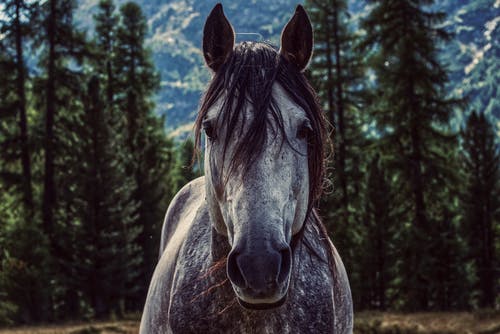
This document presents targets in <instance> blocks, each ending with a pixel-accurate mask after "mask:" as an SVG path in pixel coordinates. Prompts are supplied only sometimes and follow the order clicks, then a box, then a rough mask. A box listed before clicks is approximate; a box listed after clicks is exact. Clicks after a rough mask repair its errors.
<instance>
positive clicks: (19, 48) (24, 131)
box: [14, 0, 34, 218]
mask: <svg viewBox="0 0 500 334" xmlns="http://www.w3.org/2000/svg"><path fill="white" fill-rule="evenodd" d="M22 5H23V3H22V0H16V17H15V19H14V25H15V36H16V58H17V61H16V66H17V95H18V97H19V106H18V107H19V129H20V134H21V137H20V139H21V166H22V175H23V181H22V182H23V185H22V188H23V197H24V198H23V199H24V205H25V207H26V210H27V217H28V218H31V217H32V216H33V210H34V208H33V190H32V186H31V161H30V152H29V143H28V121H27V117H26V91H25V75H24V71H25V68H24V58H23V41H22V29H21V13H20V11H21V6H22Z"/></svg>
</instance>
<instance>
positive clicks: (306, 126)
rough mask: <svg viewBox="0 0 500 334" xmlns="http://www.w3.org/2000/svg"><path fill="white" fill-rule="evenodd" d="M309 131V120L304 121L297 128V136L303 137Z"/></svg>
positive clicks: (307, 134)
mask: <svg viewBox="0 0 500 334" xmlns="http://www.w3.org/2000/svg"><path fill="white" fill-rule="evenodd" d="M311 132H312V127H311V124H310V123H309V122H304V123H302V124H301V125H300V126H299V127H298V129H297V138H298V139H305V138H307V137H309V135H310V134H311Z"/></svg>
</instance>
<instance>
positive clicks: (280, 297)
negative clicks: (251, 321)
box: [227, 245, 292, 309]
mask: <svg viewBox="0 0 500 334" xmlns="http://www.w3.org/2000/svg"><path fill="white" fill-rule="evenodd" d="M243 249H244V250H243ZM291 268H292V252H291V250H290V247H289V246H288V245H282V246H281V247H276V248H275V247H270V246H266V245H262V247H253V248H251V249H245V248H242V247H238V246H236V247H234V248H233V250H232V251H231V252H230V253H229V256H228V261H227V275H228V278H229V280H230V281H231V284H232V286H233V289H234V291H235V293H236V296H237V297H238V301H239V303H240V305H241V306H243V307H245V308H248V309H269V308H274V307H278V306H280V305H282V304H283V303H284V302H285V300H286V295H287V292H288V285H289V282H290V273H291Z"/></svg>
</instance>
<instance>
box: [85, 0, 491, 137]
mask: <svg viewBox="0 0 500 334" xmlns="http://www.w3.org/2000/svg"><path fill="white" fill-rule="evenodd" d="M136 1H137V2H138V3H139V4H140V5H141V6H142V7H143V10H144V12H145V14H146V15H147V17H148V21H149V26H150V37H149V40H148V41H147V43H148V45H149V47H150V48H151V50H152V54H153V58H154V61H155V63H156V65H157V67H158V69H159V70H160V72H161V77H162V86H161V90H160V92H159V93H158V99H157V108H158V112H159V113H161V114H165V113H166V115H167V124H166V127H167V128H168V129H169V130H172V131H174V130H175V131H176V133H180V132H182V130H188V131H189V130H190V129H191V126H190V124H191V122H192V121H193V119H194V117H195V114H196V109H197V106H198V101H199V99H200V96H201V92H202V91H203V89H204V87H205V84H206V82H207V81H208V79H209V73H208V71H207V70H206V69H205V67H204V66H203V58H202V55H201V51H200V45H201V37H202V36H201V34H202V29H203V23H204V20H205V18H206V15H207V14H208V13H209V12H210V10H211V8H212V7H213V6H214V5H215V3H217V2H219V1H216V0H203V1H201V0H198V1H197V0H136ZM97 2H98V0H82V1H80V10H79V12H78V17H79V19H80V21H81V22H82V25H84V26H89V27H91V25H92V24H91V21H92V20H91V18H92V12H93V9H94V8H95V5H96V4H97ZM123 2H125V1H124V0H118V1H117V3H118V4H120V3H123ZM222 3H223V5H224V9H225V11H226V15H227V16H228V18H229V19H230V21H231V22H232V23H233V25H234V27H235V29H236V32H237V33H256V34H255V35H246V34H240V35H238V36H237V39H240V40H241V39H252V40H268V41H271V42H272V43H274V44H277V42H278V39H279V33H280V32H281V29H282V27H283V25H284V24H285V23H286V21H287V20H288V18H289V17H290V16H291V14H292V12H293V9H294V6H295V5H296V4H297V1H296V0H294V1H292V0H273V1H269V0H232V1H222ZM349 4H350V9H351V12H352V13H353V15H352V17H353V19H357V18H359V17H362V16H363V14H364V11H365V10H366V4H365V2H364V0H351V1H350V3H349ZM435 8H436V9H437V10H441V11H444V12H446V13H447V16H448V20H447V23H446V27H447V29H448V30H449V31H450V32H452V33H454V38H453V40H452V41H450V42H449V44H448V45H446V46H443V52H442V59H443V61H444V62H445V63H447V64H448V66H449V69H450V79H451V83H450V87H449V90H450V94H453V95H455V96H460V97H467V98H468V100H469V103H470V107H469V108H467V109H466V110H464V111H465V112H467V111H468V110H471V109H475V110H479V111H482V112H485V113H486V114H488V115H490V116H491V117H493V118H495V119H496V120H497V122H498V123H497V124H498V126H499V127H500V102H499V101H498V85H497V83H498V82H499V81H500V80H499V79H500V78H499V76H500V68H499V67H500V62H499V58H500V51H499V45H500V43H499V36H500V34H499V29H500V0H441V1H437V3H436V5H435ZM463 117H464V112H462V111H460V112H457V114H456V120H455V123H456V125H457V126H459V125H460V124H461V123H462V121H463Z"/></svg>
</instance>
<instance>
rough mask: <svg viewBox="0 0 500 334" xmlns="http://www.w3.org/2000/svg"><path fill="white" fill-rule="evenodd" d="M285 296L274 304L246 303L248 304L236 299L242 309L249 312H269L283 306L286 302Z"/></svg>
mask: <svg viewBox="0 0 500 334" xmlns="http://www.w3.org/2000/svg"><path fill="white" fill-rule="evenodd" d="M286 296H287V294H286V293H285V295H284V296H283V297H281V299H279V300H278V301H276V302H271V303H248V302H246V301H244V300H242V299H241V298H239V297H238V303H239V304H240V305H241V306H242V307H243V308H246V309H249V310H269V309H274V308H277V307H280V306H281V305H283V304H284V303H285V302H286Z"/></svg>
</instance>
